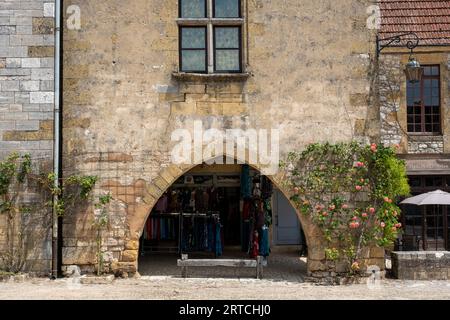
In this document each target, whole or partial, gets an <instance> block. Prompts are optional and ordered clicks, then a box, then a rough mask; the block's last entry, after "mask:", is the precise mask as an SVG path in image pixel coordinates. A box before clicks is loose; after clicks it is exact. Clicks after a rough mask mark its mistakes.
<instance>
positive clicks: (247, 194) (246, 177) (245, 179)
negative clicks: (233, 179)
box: [241, 164, 252, 199]
mask: <svg viewBox="0 0 450 320" xmlns="http://www.w3.org/2000/svg"><path fill="white" fill-rule="evenodd" d="M251 196H252V181H251V178H250V167H249V165H247V164H244V165H243V166H242V172H241V197H242V198H243V199H248V198H251Z"/></svg>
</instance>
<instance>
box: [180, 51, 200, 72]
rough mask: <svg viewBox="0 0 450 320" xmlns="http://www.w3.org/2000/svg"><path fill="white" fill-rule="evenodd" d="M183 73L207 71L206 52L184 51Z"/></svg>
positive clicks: (182, 56)
mask: <svg viewBox="0 0 450 320" xmlns="http://www.w3.org/2000/svg"><path fill="white" fill-rule="evenodd" d="M181 59H182V70H183V71H206V56H205V50H182V52H181Z"/></svg>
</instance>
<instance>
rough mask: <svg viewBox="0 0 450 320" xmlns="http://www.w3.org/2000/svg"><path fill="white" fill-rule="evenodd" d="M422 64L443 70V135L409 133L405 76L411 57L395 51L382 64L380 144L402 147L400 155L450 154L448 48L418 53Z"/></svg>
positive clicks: (380, 67) (417, 56)
mask: <svg viewBox="0 0 450 320" xmlns="http://www.w3.org/2000/svg"><path fill="white" fill-rule="evenodd" d="M416 52H418V53H416V54H415V57H416V58H417V60H418V61H419V62H420V63H421V64H423V65H427V64H439V65H440V66H441V68H440V71H441V119H442V132H441V133H442V134H441V135H439V136H435V135H419V136H418V135H414V134H410V133H408V132H407V114H406V113H407V110H406V109H407V108H406V78H405V75H404V73H403V70H404V68H405V65H406V63H407V61H408V58H409V53H402V51H398V52H396V51H395V50H392V51H389V52H386V53H383V54H382V55H381V56H380V61H379V94H380V118H381V142H382V143H383V144H384V145H391V146H393V145H396V144H398V145H399V146H400V149H399V151H400V152H401V153H409V154H436V153H449V152H450V145H449V141H450V140H449V139H450V123H449V118H450V62H449V57H450V54H449V53H448V52H450V48H449V47H438V48H437V49H435V48H433V49H431V48H422V49H416Z"/></svg>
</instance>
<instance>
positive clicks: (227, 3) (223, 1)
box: [214, 0, 240, 18]
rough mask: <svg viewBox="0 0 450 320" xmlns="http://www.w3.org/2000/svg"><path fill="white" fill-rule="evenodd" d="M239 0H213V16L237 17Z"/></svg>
mask: <svg viewBox="0 0 450 320" xmlns="http://www.w3.org/2000/svg"><path fill="white" fill-rule="evenodd" d="M239 6H240V0H214V17H215V18H239V11H240V10H239Z"/></svg>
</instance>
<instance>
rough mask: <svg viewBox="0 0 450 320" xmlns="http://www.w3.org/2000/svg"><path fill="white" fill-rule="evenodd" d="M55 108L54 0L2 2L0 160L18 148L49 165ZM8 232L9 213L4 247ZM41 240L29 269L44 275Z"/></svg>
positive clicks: (0, 225) (0, 231)
mask: <svg viewBox="0 0 450 320" xmlns="http://www.w3.org/2000/svg"><path fill="white" fill-rule="evenodd" d="M53 109H54V1H53V0H27V1H21V0H6V1H1V2H0V159H4V157H5V156H6V155H8V154H9V153H11V152H13V151H18V152H21V153H25V152H27V153H31V155H32V156H33V159H34V161H37V162H45V163H46V164H48V163H51V156H52V145H53V142H52V140H53ZM24 197H25V198H33V195H24ZM36 201H37V200H36ZM36 201H34V202H36ZM39 201H40V200H39ZM39 201H38V202H39ZM38 220H39V221H40V222H43V221H44V220H45V219H44V220H42V219H38ZM34 222H35V223H36V224H39V223H37V222H36V221H34ZM35 231H36V230H35ZM30 233H31V234H32V233H33V231H30ZM4 234H5V217H4V216H0V250H1V245H2V241H1V236H2V235H4ZM35 234H40V232H37V231H36V233H35ZM44 238H45V237H44ZM41 240H42V239H41ZM41 240H39V239H34V240H33V242H36V243H35V245H34V246H35V248H34V249H33V250H32V251H33V252H32V256H30V259H31V260H33V263H32V265H33V267H31V262H30V268H32V269H34V270H39V271H42V272H44V273H45V272H47V270H48V268H49V264H48V259H49V258H50V252H49V246H48V244H49V243H48V239H47V240H42V241H43V242H42V241H41ZM31 260H30V261H31Z"/></svg>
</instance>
